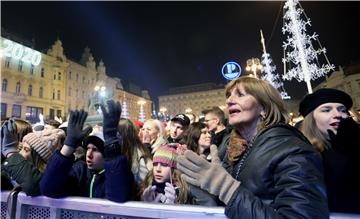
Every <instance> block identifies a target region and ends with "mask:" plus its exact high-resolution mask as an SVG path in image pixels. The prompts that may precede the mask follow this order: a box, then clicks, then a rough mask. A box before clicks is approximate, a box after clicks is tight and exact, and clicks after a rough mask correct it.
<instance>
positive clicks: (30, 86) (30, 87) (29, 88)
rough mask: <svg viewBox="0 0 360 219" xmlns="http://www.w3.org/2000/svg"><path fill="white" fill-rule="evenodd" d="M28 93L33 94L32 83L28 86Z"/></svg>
mask: <svg viewBox="0 0 360 219" xmlns="http://www.w3.org/2000/svg"><path fill="white" fill-rule="evenodd" d="M28 95H29V96H32V85H31V84H30V85H29V87H28Z"/></svg>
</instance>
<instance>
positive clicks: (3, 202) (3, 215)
mask: <svg viewBox="0 0 360 219" xmlns="http://www.w3.org/2000/svg"><path fill="white" fill-rule="evenodd" d="M9 194H10V191H1V219H5V218H7V217H6V213H7V210H8V206H7V199H8V197H9Z"/></svg>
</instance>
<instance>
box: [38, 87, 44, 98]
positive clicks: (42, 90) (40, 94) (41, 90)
mask: <svg viewBox="0 0 360 219" xmlns="http://www.w3.org/2000/svg"><path fill="white" fill-rule="evenodd" d="M39 97H40V98H43V97H44V88H43V87H40V89H39Z"/></svg>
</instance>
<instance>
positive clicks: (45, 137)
mask: <svg viewBox="0 0 360 219" xmlns="http://www.w3.org/2000/svg"><path fill="white" fill-rule="evenodd" d="M64 138H65V132H64V131H63V130H61V129H46V130H44V131H41V132H36V133H29V134H27V135H25V136H24V138H23V142H25V143H27V144H28V145H29V146H30V147H31V148H32V149H34V150H35V151H36V152H37V153H38V154H39V156H40V157H41V158H42V159H43V160H44V161H48V160H49V158H50V156H51V155H52V153H53V152H54V151H55V150H56V149H57V148H56V147H57V146H58V145H59V143H60V142H61V140H62V139H64Z"/></svg>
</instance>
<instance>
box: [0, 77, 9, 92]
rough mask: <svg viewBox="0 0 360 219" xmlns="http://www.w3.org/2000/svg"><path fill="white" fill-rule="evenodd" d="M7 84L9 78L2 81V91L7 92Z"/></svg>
mask: <svg viewBox="0 0 360 219" xmlns="http://www.w3.org/2000/svg"><path fill="white" fill-rule="evenodd" d="M7 84H8V81H7V79H4V80H3V81H2V87H1V91H4V92H6V90H7Z"/></svg>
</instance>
